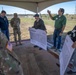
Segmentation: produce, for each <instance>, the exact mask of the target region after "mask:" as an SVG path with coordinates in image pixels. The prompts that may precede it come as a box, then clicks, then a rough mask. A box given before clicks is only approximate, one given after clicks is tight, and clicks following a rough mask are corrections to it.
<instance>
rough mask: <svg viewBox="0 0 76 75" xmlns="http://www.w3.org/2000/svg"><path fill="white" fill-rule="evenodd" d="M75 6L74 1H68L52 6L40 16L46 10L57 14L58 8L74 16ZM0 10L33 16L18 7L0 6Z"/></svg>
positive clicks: (75, 2)
mask: <svg viewBox="0 0 76 75" xmlns="http://www.w3.org/2000/svg"><path fill="white" fill-rule="evenodd" d="M75 6H76V0H75V1H70V2H64V3H59V4H55V5H52V6H50V7H48V8H46V9H44V10H42V11H41V14H47V10H50V11H51V12H52V13H57V11H58V9H59V8H64V9H65V14H66V13H67V14H74V13H75ZM2 8H3V9H4V10H5V11H6V12H7V14H13V13H18V14H25V13H26V14H28V13H29V14H34V13H33V12H31V11H28V10H26V9H22V8H18V7H12V6H7V5H0V11H1V10H2Z"/></svg>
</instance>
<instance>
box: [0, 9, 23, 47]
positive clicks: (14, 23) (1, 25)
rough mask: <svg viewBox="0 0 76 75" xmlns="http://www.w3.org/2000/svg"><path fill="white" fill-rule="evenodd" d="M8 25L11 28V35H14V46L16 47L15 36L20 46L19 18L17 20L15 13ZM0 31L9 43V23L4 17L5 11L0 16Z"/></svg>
mask: <svg viewBox="0 0 76 75" xmlns="http://www.w3.org/2000/svg"><path fill="white" fill-rule="evenodd" d="M10 25H11V27H12V28H13V34H14V40H15V42H16V46H17V45H18V43H17V35H18V41H19V44H20V45H22V43H21V32H20V18H18V15H17V13H14V17H13V18H12V19H11V20H10ZM0 29H1V32H2V33H4V34H5V35H6V37H7V39H8V41H10V38H9V21H8V19H7V17H6V11H4V10H2V11H1V14H0Z"/></svg>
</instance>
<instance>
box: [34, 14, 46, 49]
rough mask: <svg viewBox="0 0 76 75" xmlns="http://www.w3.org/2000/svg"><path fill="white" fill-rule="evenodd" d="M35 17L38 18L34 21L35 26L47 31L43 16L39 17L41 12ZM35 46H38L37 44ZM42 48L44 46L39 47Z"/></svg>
mask: <svg viewBox="0 0 76 75" xmlns="http://www.w3.org/2000/svg"><path fill="white" fill-rule="evenodd" d="M34 17H35V19H36V20H35V22H34V25H33V28H35V29H41V30H44V31H46V27H45V24H44V21H43V20H42V19H41V18H39V14H35V15H34ZM34 47H38V46H36V45H35V46H34ZM41 49H42V48H39V50H41Z"/></svg>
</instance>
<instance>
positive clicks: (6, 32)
mask: <svg viewBox="0 0 76 75" xmlns="http://www.w3.org/2000/svg"><path fill="white" fill-rule="evenodd" d="M1 31H2V33H4V34H5V35H6V37H7V39H8V40H9V30H1Z"/></svg>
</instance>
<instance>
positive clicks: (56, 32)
mask: <svg viewBox="0 0 76 75" xmlns="http://www.w3.org/2000/svg"><path fill="white" fill-rule="evenodd" d="M60 33H61V30H58V29H55V30H54V34H53V40H54V47H56V48H57V49H60V46H61V36H60V35H59V34H60Z"/></svg>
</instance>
